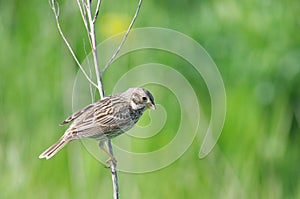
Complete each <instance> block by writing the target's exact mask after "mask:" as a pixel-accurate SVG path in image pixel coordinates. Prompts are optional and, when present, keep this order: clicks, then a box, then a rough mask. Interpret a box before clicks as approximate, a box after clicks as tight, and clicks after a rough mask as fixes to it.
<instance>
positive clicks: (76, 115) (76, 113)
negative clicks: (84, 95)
mask: <svg viewBox="0 0 300 199" xmlns="http://www.w3.org/2000/svg"><path fill="white" fill-rule="evenodd" d="M94 106H95V104H90V105H88V106H86V107H84V108H83V109H81V110H79V111H76V112H75V113H73V114H72V115H70V116H69V117H67V119H65V120H64V121H63V122H61V123H60V124H59V125H60V126H63V125H65V124H67V123H69V122H71V121H73V120H74V119H76V118H78V117H79V116H81V115H82V114H83V113H85V112H86V111H88V109H90V108H92V107H94Z"/></svg>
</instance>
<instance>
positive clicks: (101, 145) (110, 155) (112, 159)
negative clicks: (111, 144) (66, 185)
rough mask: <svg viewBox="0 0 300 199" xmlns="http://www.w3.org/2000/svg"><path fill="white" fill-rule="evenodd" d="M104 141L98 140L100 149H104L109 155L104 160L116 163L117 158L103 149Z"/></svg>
mask: <svg viewBox="0 0 300 199" xmlns="http://www.w3.org/2000/svg"><path fill="white" fill-rule="evenodd" d="M104 144H105V141H100V142H99V147H100V149H101V150H102V151H104V152H105V153H106V154H107V155H108V156H109V159H108V160H106V163H107V164H108V163H109V162H110V161H113V163H114V164H117V160H116V158H115V157H114V156H113V155H112V154H111V153H110V152H108V151H107V150H106V149H105V145H104Z"/></svg>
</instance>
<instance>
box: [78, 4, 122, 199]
mask: <svg viewBox="0 0 300 199" xmlns="http://www.w3.org/2000/svg"><path fill="white" fill-rule="evenodd" d="M77 4H78V7H79V10H80V14H81V16H82V20H83V22H84V25H85V28H86V31H87V34H88V38H89V41H90V45H91V48H92V54H93V60H94V66H95V71H96V75H97V84H98V86H97V87H98V91H99V94H100V98H101V99H102V98H103V97H104V89H103V84H102V74H103V73H101V72H100V68H99V59H98V51H97V46H96V34H95V22H96V20H97V16H98V13H99V9H100V5H101V0H98V2H97V7H96V11H95V15H94V16H92V8H91V1H90V0H86V2H85V1H84V0H82V2H81V3H80V1H79V0H77ZM107 148H108V151H109V152H110V153H111V154H112V155H113V148H112V145H111V141H110V140H108V141H107ZM110 169H111V177H112V182H113V196H114V199H118V198H119V185H118V175H117V170H116V164H115V162H114V161H110Z"/></svg>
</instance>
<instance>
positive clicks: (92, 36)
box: [86, 0, 104, 99]
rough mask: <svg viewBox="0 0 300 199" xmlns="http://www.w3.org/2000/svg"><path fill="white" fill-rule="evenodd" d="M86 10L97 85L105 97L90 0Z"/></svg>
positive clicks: (101, 95) (101, 94) (101, 96)
mask: <svg viewBox="0 0 300 199" xmlns="http://www.w3.org/2000/svg"><path fill="white" fill-rule="evenodd" d="M98 1H99V0H98ZM86 12H87V19H88V24H89V30H90V31H89V33H88V34H89V37H90V41H91V47H92V54H93V58H94V66H95V71H96V76H97V85H98V90H99V94H100V98H101V99H103V98H104V89H103V85H102V74H101V72H100V67H99V59H98V50H97V43H96V34H95V26H94V22H93V16H92V8H91V1H90V0H87V1H86Z"/></svg>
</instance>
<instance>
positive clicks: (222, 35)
mask: <svg viewBox="0 0 300 199" xmlns="http://www.w3.org/2000/svg"><path fill="white" fill-rule="evenodd" d="M136 5H137V2H136V1H117V0H111V1H103V3H102V9H101V13H100V15H99V20H98V21H97V24H96V25H97V36H98V42H100V41H103V40H104V39H106V38H108V37H110V36H112V35H114V34H116V33H119V32H122V31H124V30H126V27H127V25H128V24H129V23H130V20H131V17H132V16H133V13H134V11H135V9H136ZM299 10H300V2H299V1H297V0H291V1H288V2H286V1H268V0H263V1H261V0H254V1H236V0H225V1H218V0H215V1H199V0H184V1H182V0H165V1H159V0H154V1H145V2H144V3H143V6H142V10H141V13H140V15H139V17H138V19H137V21H136V24H135V27H147V26H156V27H164V28H170V29H174V30H177V31H179V32H182V33H184V34H186V35H189V36H190V37H192V38H193V39H195V40H196V41H198V42H199V43H200V44H201V45H202V46H203V47H204V48H205V49H206V50H207V52H208V53H209V54H210V56H211V57H212V59H213V60H214V61H215V63H216V65H217V66H218V69H219V71H220V73H221V75H222V78H223V80H224V84H225V87H226V94H227V116H226V121H225V124H224V129H223V132H222V134H221V137H220V139H219V140H218V143H217V145H216V146H215V148H214V150H213V151H212V152H211V153H210V154H209V155H208V156H207V157H206V158H204V159H201V160H199V158H198V152H199V148H200V143H201V139H200V138H201V136H199V137H197V138H198V139H195V141H194V142H193V144H192V145H191V146H190V147H189V149H188V150H187V151H186V152H185V153H184V155H183V156H182V157H181V158H180V159H178V160H177V161H175V162H174V163H173V164H171V165H170V166H168V167H166V168H163V169H161V170H159V171H155V172H150V173H145V174H130V173H124V172H119V180H120V182H119V183H120V197H121V198H149V199H152V198H251V199H252V198H272V199H276V198H300V181H299V179H300V169H299V162H300V155H299V153H300V134H299V133H300V130H299V125H300V101H299V100H300V90H299V87H300V64H299V63H300V36H299V35H300V34H299V30H300V29H299V28H300V18H299ZM61 21H62V27H63V29H64V30H65V33H66V35H67V37H68V38H69V40H70V42H71V44H72V46H73V47H74V51H75V52H76V54H77V55H78V57H79V59H80V60H84V58H85V56H86V53H85V50H84V48H85V45H84V44H83V43H84V41H85V42H86V38H85V31H84V29H83V25H82V22H81V19H80V15H79V12H78V10H77V7H76V1H67V0H65V1H61ZM174 42H176V41H174ZM0 46H1V47H0V176H1V178H0V198H112V196H111V195H112V188H111V187H112V186H111V176H110V172H109V170H108V169H105V168H104V165H102V164H99V162H98V161H97V160H96V159H95V158H94V157H93V156H91V155H90V154H89V153H88V152H87V151H86V150H85V148H84V147H83V146H82V144H81V143H80V142H79V141H76V142H72V143H70V144H69V145H68V147H66V148H65V149H63V150H62V151H61V152H60V153H59V154H58V155H57V156H56V157H54V158H53V159H51V160H49V161H45V160H40V159H38V155H39V154H40V153H41V152H42V151H43V150H44V149H45V148H46V147H47V146H49V145H50V144H52V143H53V142H54V141H56V140H57V139H58V138H59V137H60V136H61V135H62V133H63V131H64V130H65V128H64V127H59V126H58V125H57V124H58V123H60V122H61V121H62V120H64V119H65V117H67V116H68V115H69V114H70V113H71V112H72V104H71V102H72V86H73V82H74V77H75V76H76V73H77V71H78V68H77V67H76V65H75V62H74V61H73V60H72V57H71V55H70V53H69V52H68V50H67V48H66V46H65V45H64V43H63V41H62V39H61V37H60V36H59V34H58V31H57V29H56V24H55V20H54V16H53V14H52V12H51V9H50V7H49V5H48V2H47V1H38V0H32V1H27V2H26V3H23V2H21V1H0ZM86 48H87V49H86V51H87V52H89V49H88V47H86ZM149 62H158V63H163V64H166V65H169V66H172V67H174V68H175V69H176V70H178V71H180V72H181V73H182V74H184V75H185V77H186V78H187V79H189V81H190V83H191V84H192V85H193V87H194V88H195V90H197V97H198V98H199V102H201V103H200V105H201V107H199V108H201V110H203V115H204V118H209V116H210V98H209V94H208V92H207V88H206V86H205V83H204V81H202V80H201V77H197V76H195V75H194V72H193V71H192V70H189V69H186V68H187V67H184V66H185V65H188V63H185V61H184V60H182V59H180V58H178V57H175V56H174V55H171V54H168V53H167V52H157V51H151V50H149V51H142V52H134V53H132V54H130V55H128V56H127V57H126V58H125V57H124V58H121V59H120V60H118V61H116V62H115V63H114V64H113V65H112V66H111V68H109V70H108V71H107V73H106V74H105V75H104V87H105V90H106V93H107V94H110V93H111V90H112V85H113V82H114V81H115V80H117V79H118V78H119V77H120V76H121V75H122V74H123V73H124V72H126V71H128V70H129V69H131V68H133V67H134V66H137V65H139V64H142V63H149ZM183 68H184V69H183ZM143 75H145V74H143ZM199 79H200V80H199ZM148 88H149V89H153V90H155V91H156V92H155V94H156V96H158V97H157V101H158V102H159V103H160V104H162V105H164V106H165V107H166V110H167V111H168V113H169V116H168V117H169V118H168V122H167V124H166V126H165V127H164V128H163V129H162V131H161V132H160V136H158V137H156V138H154V139H153V140H149V141H148V142H143V144H140V143H135V142H133V145H134V147H135V149H136V150H137V151H145V150H146V151H151V150H155V149H157V148H159V147H161V146H162V145H163V144H165V143H167V142H168V140H171V139H172V137H173V136H174V134H172V132H173V130H174V132H175V131H176V128H177V124H178V118H177V119H176V117H175V116H174V115H176V114H172V113H174V112H175V113H177V112H178V103H177V102H176V100H174V96H173V95H172V93H171V92H169V91H166V89H163V88H161V87H158V86H155V85H149V86H148ZM172 100H173V101H174V102H172ZM173 116H174V117H173ZM149 121H150V120H149V114H145V116H144V117H143V118H142V121H140V125H145V124H147V123H149ZM120 139H121V137H120Z"/></svg>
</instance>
